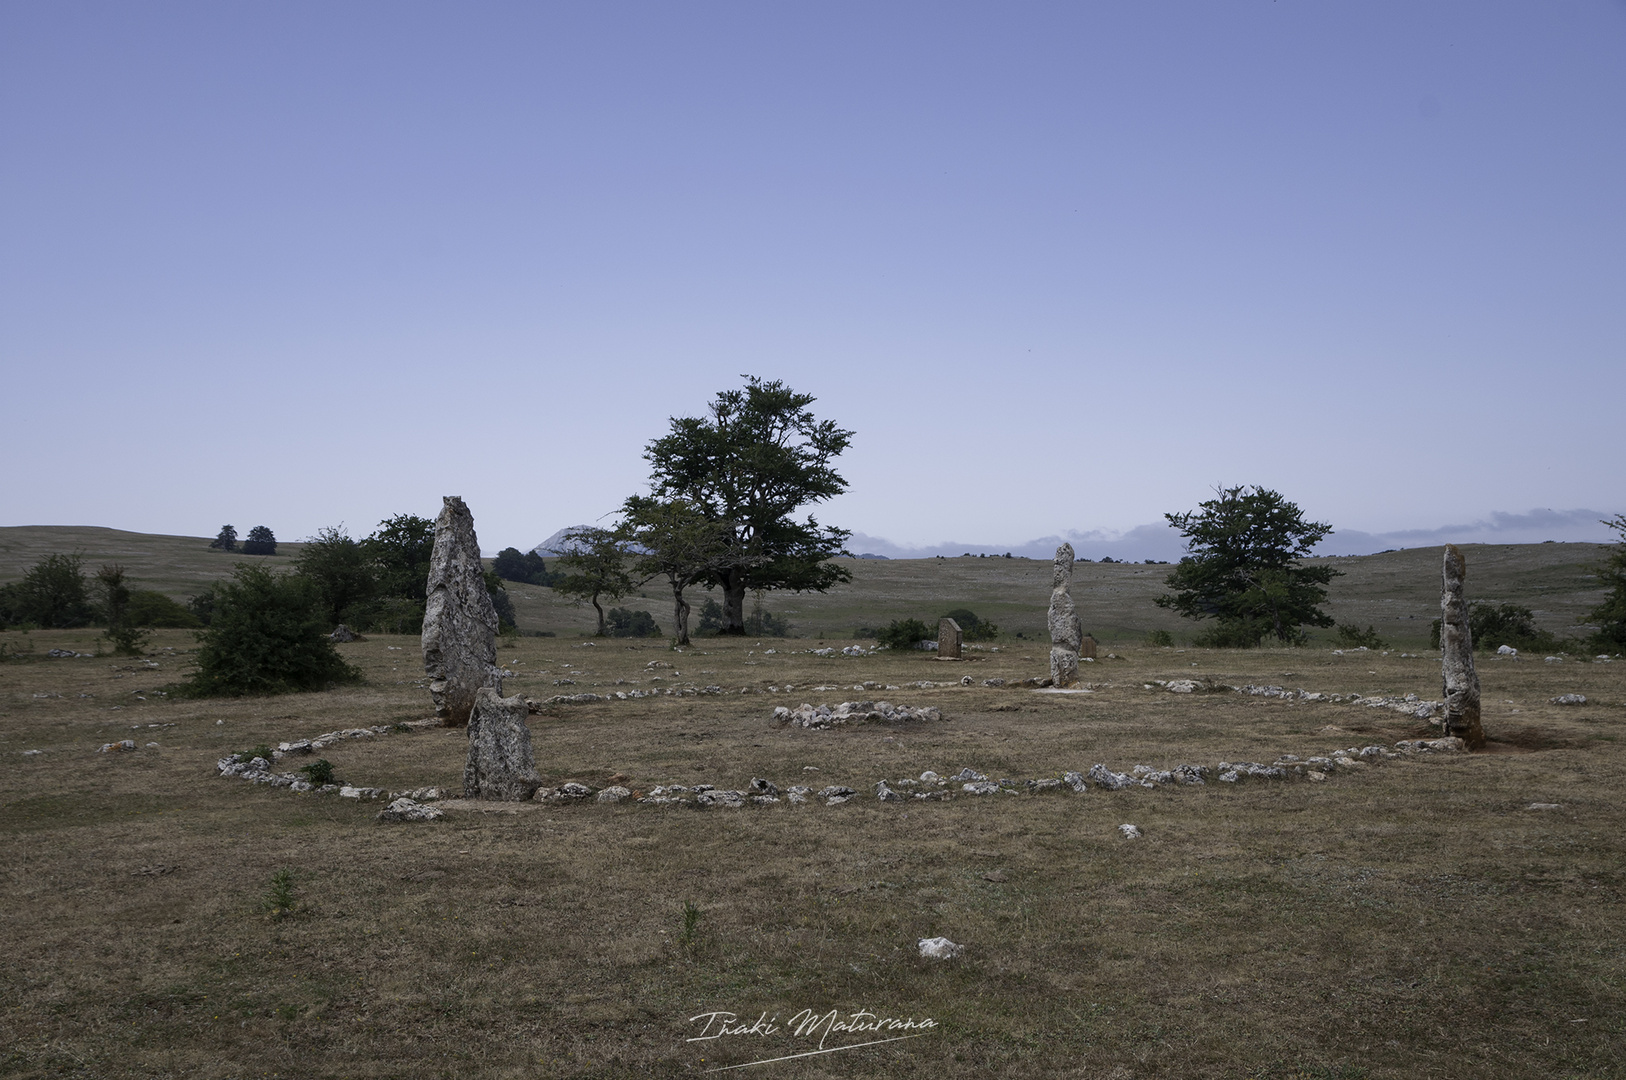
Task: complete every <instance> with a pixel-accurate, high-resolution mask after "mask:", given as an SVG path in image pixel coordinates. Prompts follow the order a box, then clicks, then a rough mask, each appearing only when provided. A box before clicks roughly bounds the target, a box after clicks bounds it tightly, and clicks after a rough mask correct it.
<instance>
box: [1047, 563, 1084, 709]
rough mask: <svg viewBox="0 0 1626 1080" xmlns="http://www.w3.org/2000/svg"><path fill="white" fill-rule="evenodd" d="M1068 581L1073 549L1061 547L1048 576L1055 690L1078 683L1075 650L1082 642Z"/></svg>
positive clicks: (1051, 674) (1071, 570)
mask: <svg viewBox="0 0 1626 1080" xmlns="http://www.w3.org/2000/svg"><path fill="white" fill-rule="evenodd" d="M1072 578H1073V545H1071V544H1063V545H1062V546H1061V547H1059V548H1057V549H1056V563H1055V566H1054V568H1053V569H1052V570H1051V573H1050V682H1051V685H1052V686H1056V687H1058V688H1065V687H1069V686H1072V685H1073V684H1074V683H1076V682H1078V647H1079V645H1080V644H1082V642H1083V639H1084V627H1083V625H1082V624H1081V623H1080V622H1079V620H1078V612H1077V610H1076V609H1074V607H1073V594H1072V591H1071V589H1070V588H1069V583H1070V582H1071V581H1072Z"/></svg>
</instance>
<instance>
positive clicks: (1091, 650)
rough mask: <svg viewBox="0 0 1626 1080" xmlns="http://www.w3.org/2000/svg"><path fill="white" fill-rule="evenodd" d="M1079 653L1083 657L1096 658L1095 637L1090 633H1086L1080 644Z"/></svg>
mask: <svg viewBox="0 0 1626 1080" xmlns="http://www.w3.org/2000/svg"><path fill="white" fill-rule="evenodd" d="M1078 655H1079V657H1080V658H1081V659H1088V660H1094V659H1095V639H1094V638H1093V637H1091V636H1090V635H1088V634H1085V635H1084V640H1083V641H1081V642H1079V644H1078Z"/></svg>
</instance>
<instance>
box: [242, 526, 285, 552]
mask: <svg viewBox="0 0 1626 1080" xmlns="http://www.w3.org/2000/svg"><path fill="white" fill-rule="evenodd" d="M276 553H277V538H276V536H275V535H274V534H273V533H272V532H271V530H270V528H269V527H267V526H265V525H256V526H254V527H253V528H252V529H250V530H249V531H248V539H247V540H244V541H243V554H244V555H275V554H276Z"/></svg>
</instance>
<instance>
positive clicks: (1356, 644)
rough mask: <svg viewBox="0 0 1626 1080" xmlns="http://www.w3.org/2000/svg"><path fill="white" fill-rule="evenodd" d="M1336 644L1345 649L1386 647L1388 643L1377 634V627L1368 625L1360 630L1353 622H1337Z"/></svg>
mask: <svg viewBox="0 0 1626 1080" xmlns="http://www.w3.org/2000/svg"><path fill="white" fill-rule="evenodd" d="M1338 644H1340V645H1342V646H1343V647H1344V648H1346V649H1359V648H1362V647H1365V648H1368V649H1387V648H1388V647H1389V643H1388V642H1387V641H1384V640H1383V639H1382V638H1381V637H1379V636H1378V631H1377V628H1376V627H1374V626H1371V625H1368V626H1367V628H1366V629H1365V630H1362V629H1361V628H1360V627H1359V626H1357V625H1355V624H1354V623H1339V624H1338Z"/></svg>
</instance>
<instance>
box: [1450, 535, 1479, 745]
mask: <svg viewBox="0 0 1626 1080" xmlns="http://www.w3.org/2000/svg"><path fill="white" fill-rule="evenodd" d="M1467 576H1468V570H1467V563H1466V561H1465V560H1464V559H1463V557H1462V552H1461V551H1458V550H1457V548H1456V546H1455V545H1454V544H1447V545H1445V571H1444V577H1443V585H1442V587H1441V590H1440V674H1441V676H1442V678H1443V681H1444V683H1445V733H1446V734H1447V735H1455V736H1456V737H1457V738H1459V739H1461V740H1462V741H1463V742H1464V743H1466V744H1467V745H1468V749H1470V750H1479V749H1481V748H1483V747H1484V745H1485V731H1484V729H1483V728H1482V727H1481V726H1480V723H1479V673H1478V672H1477V671H1475V670H1474V641H1473V635H1472V634H1471V633H1470V632H1469V630H1468V602H1467V601H1466V600H1465V599H1464V598H1463V595H1462V584H1463V581H1464V579H1465V578H1467Z"/></svg>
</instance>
